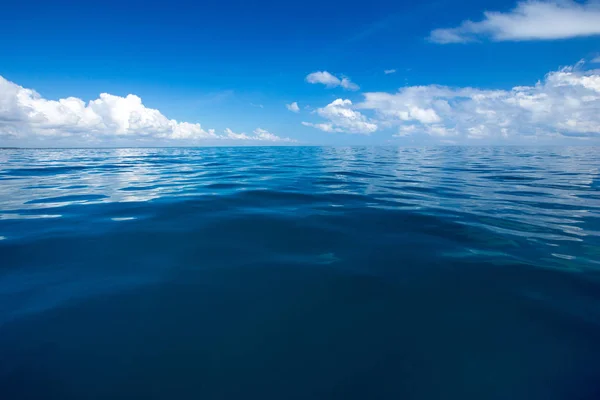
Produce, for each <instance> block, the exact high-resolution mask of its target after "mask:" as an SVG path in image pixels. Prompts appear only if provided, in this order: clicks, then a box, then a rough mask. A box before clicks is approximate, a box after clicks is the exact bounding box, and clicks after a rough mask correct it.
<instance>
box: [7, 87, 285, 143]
mask: <svg viewBox="0 0 600 400" xmlns="http://www.w3.org/2000/svg"><path fill="white" fill-rule="evenodd" d="M254 133H255V134H254V136H247V137H245V138H243V139H242V138H239V140H259V141H263V142H264V141H269V142H287V143H292V142H294V141H293V139H289V138H280V137H278V136H276V135H274V134H272V133H270V132H268V131H265V130H263V129H260V128H258V129H256V130H255V131H254ZM0 139H5V140H6V141H5V142H4V143H6V144H9V143H18V142H25V141H28V140H36V139H55V140H56V139H68V140H71V141H74V142H77V143H101V142H103V141H107V140H115V139H117V140H118V139H127V140H134V141H135V140H138V141H148V140H157V141H163V142H164V141H187V142H196V141H204V140H211V139H213V140H221V139H227V140H232V139H235V137H232V136H229V135H225V136H223V135H217V134H216V133H215V130H214V129H204V128H203V127H202V126H201V125H200V124H198V123H189V122H178V121H176V120H174V119H168V118H167V117H165V116H164V115H163V114H162V113H161V112H160V111H159V110H156V109H152V108H148V107H146V106H144V104H143V103H142V99H141V98H140V97H138V96H136V95H134V94H129V95H127V96H126V97H121V96H115V95H111V94H108V93H102V94H100V96H99V97H98V98H97V99H95V100H91V101H89V102H88V103H85V102H84V101H83V100H81V99H79V98H76V97H68V98H65V99H59V100H48V99H45V98H43V97H42V96H41V95H40V94H39V93H37V92H36V91H34V90H32V89H26V88H23V87H22V86H19V85H17V84H15V83H13V82H10V81H8V80H6V79H5V78H4V77H2V76H0Z"/></svg>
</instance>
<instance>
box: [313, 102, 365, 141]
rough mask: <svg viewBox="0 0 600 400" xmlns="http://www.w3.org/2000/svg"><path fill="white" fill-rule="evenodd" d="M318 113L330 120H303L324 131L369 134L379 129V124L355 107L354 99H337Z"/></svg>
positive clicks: (318, 110)
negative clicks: (316, 121) (318, 121)
mask: <svg viewBox="0 0 600 400" xmlns="http://www.w3.org/2000/svg"><path fill="white" fill-rule="evenodd" d="M316 112H317V114H318V115H319V116H321V117H323V118H325V119H327V120H329V122H326V123H317V124H314V123H310V122H303V124H304V125H306V126H312V127H313V128H317V129H320V130H322V131H324V132H346V133H358V134H363V135H369V134H371V133H373V132H375V131H376V130H377V125H376V124H374V123H373V122H371V121H369V120H368V118H367V117H365V116H364V115H362V114H361V113H360V112H358V111H356V110H354V109H353V106H352V101H350V100H348V99H346V100H343V99H337V100H335V101H333V102H332V103H330V104H328V105H327V106H325V107H323V108H319V109H317V111H316Z"/></svg>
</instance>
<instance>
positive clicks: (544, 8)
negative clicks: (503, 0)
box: [429, 0, 600, 44]
mask: <svg viewBox="0 0 600 400" xmlns="http://www.w3.org/2000/svg"><path fill="white" fill-rule="evenodd" d="M593 35H600V2H598V1H596V0H589V1H588V2H587V3H579V2H576V1H573V0H546V1H543V0H531V1H521V2H519V3H517V5H516V7H515V8H514V9H512V10H510V11H508V12H495V11H486V12H485V13H484V18H483V20H481V21H478V22H473V21H469V20H467V21H464V22H462V23H461V24H460V25H459V26H458V27H456V28H448V29H435V30H433V31H432V32H431V34H430V36H429V39H430V40H431V41H432V42H435V43H440V44H447V43H466V42H473V41H478V40H481V39H485V38H489V39H491V40H494V41H523V40H552V39H568V38H574V37H581V36H593Z"/></svg>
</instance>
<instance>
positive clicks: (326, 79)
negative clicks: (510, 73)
mask: <svg viewBox="0 0 600 400" xmlns="http://www.w3.org/2000/svg"><path fill="white" fill-rule="evenodd" d="M305 80H306V82H308V83H312V84H315V83H320V84H322V85H325V86H326V87H328V88H334V87H338V86H341V87H342V88H344V89H346V90H358V89H360V87H359V86H358V85H357V84H355V83H353V82H352V81H350V79H349V78H347V77H342V79H340V78H338V77H336V76H334V75H332V74H330V73H329V72H327V71H317V72H313V73H311V74H308V75H307V76H306V78H305Z"/></svg>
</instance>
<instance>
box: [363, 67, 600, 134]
mask: <svg viewBox="0 0 600 400" xmlns="http://www.w3.org/2000/svg"><path fill="white" fill-rule="evenodd" d="M354 108H355V109H359V110H369V111H371V112H374V113H375V115H376V118H375V121H374V123H377V124H379V125H382V126H386V127H394V126H397V127H398V133H397V134H396V136H407V135H411V134H419V133H421V134H427V135H431V136H439V137H441V136H444V137H457V138H459V137H463V138H465V139H482V138H501V139H511V138H512V139H514V138H523V137H534V136H535V137H542V136H544V137H559V136H579V137H600V70H587V71H586V70H584V69H583V64H582V63H579V64H577V65H575V66H571V67H566V68H562V69H560V70H558V71H554V72H551V73H549V74H547V75H546V76H545V78H544V80H543V81H540V82H538V83H537V84H535V85H534V86H517V87H514V88H513V89H512V90H486V89H476V88H470V87H466V88H451V87H447V86H436V85H429V86H410V87H405V88H402V89H400V90H399V91H398V92H396V93H386V92H373V93H365V94H364V101H363V102H362V103H359V104H357V105H355V107H354Z"/></svg>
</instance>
